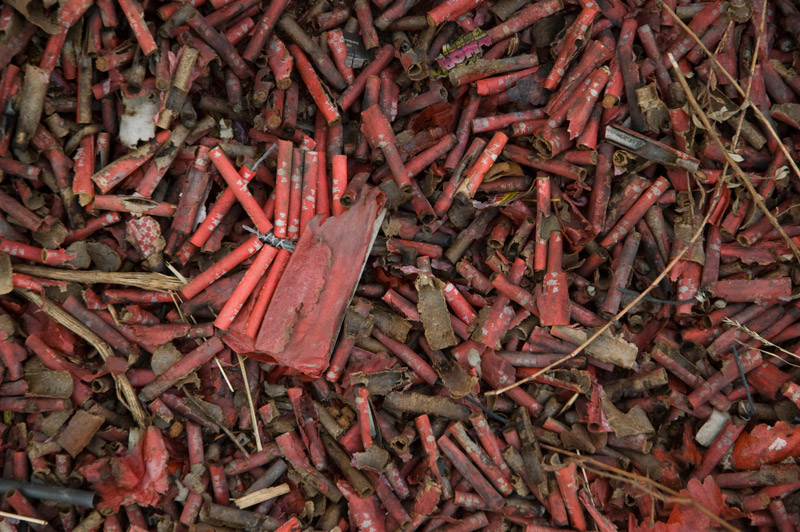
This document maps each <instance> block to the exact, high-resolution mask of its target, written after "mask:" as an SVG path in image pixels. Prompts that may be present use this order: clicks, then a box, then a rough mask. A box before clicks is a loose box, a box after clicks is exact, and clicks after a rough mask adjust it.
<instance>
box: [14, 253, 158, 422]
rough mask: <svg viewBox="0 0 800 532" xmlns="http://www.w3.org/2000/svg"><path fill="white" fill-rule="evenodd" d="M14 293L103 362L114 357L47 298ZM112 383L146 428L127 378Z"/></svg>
mask: <svg viewBox="0 0 800 532" xmlns="http://www.w3.org/2000/svg"><path fill="white" fill-rule="evenodd" d="M47 269H49V268H47ZM97 273H100V272H97ZM14 291H15V292H16V293H17V294H19V295H21V296H22V297H24V298H25V299H27V300H28V301H30V302H31V303H33V304H34V305H37V306H39V307H41V309H42V312H44V313H45V314H47V315H48V316H50V317H51V318H53V319H54V320H55V321H56V322H58V323H60V324H61V325H63V326H64V327H66V328H67V329H69V330H70V331H72V332H74V333H75V334H77V335H78V336H80V337H81V338H83V339H84V340H86V341H87V342H88V343H89V344H90V345H91V346H92V347H94V348H95V349H96V350H97V352H98V353H99V354H100V357H101V358H102V359H103V360H104V361H105V360H108V359H109V358H111V357H113V356H114V352H113V351H112V350H111V347H110V346H109V345H108V344H107V343H106V342H105V341H103V339H102V338H100V337H99V336H97V335H96V334H95V333H94V332H93V331H91V330H90V329H89V328H88V327H86V326H85V325H84V324H83V323H81V322H79V321H78V320H77V319H75V317H74V316H73V315H72V314H70V313H68V312H67V311H65V310H64V309H62V308H61V307H59V306H58V305H56V304H55V303H53V302H52V301H49V300H48V299H47V298H45V297H43V296H40V295H39V294H37V293H35V292H31V291H29V290H20V289H14ZM113 377H114V382H115V383H116V385H117V398H118V399H119V400H120V402H122V404H123V405H124V406H125V408H127V409H128V410H129V411H130V413H131V414H132V415H133V419H134V420H135V421H136V423H137V424H138V425H139V426H140V427H143V428H144V427H146V426H147V416H146V415H145V413H144V410H143V409H142V406H141V405H140V404H139V400H138V399H137V398H136V392H135V391H134V389H133V386H131V382H130V381H129V380H128V377H127V376H126V375H125V374H124V373H121V374H119V375H114V376H113Z"/></svg>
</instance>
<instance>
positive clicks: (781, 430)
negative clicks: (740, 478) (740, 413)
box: [731, 421, 800, 471]
mask: <svg viewBox="0 0 800 532" xmlns="http://www.w3.org/2000/svg"><path fill="white" fill-rule="evenodd" d="M798 453H800V430H798V428H797V427H796V426H793V425H790V424H788V423H786V422H784V421H778V422H777V423H775V425H773V426H771V427H770V426H769V425H766V424H764V423H762V424H760V425H756V426H755V427H753V430H751V431H750V432H745V433H744V434H742V435H741V436H739V439H738V440H736V445H735V446H734V448H733V454H732V455H731V463H732V464H733V467H735V468H736V469H738V470H740V471H749V470H751V469H758V468H759V467H761V466H762V465H764V464H776V463H778V462H781V461H783V460H785V459H786V458H788V457H789V456H797V454H798Z"/></svg>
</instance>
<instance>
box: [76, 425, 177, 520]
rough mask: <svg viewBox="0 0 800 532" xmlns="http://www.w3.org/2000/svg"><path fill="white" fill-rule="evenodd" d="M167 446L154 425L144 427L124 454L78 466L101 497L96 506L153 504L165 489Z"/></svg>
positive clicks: (166, 484) (159, 499)
mask: <svg viewBox="0 0 800 532" xmlns="http://www.w3.org/2000/svg"><path fill="white" fill-rule="evenodd" d="M167 459H168V454H167V448H166V446H165V444H164V437H163V436H162V434H161V431H160V430H158V429H157V428H156V427H153V426H151V427H148V428H147V429H146V430H145V432H144V434H143V435H142V438H141V439H140V440H139V443H137V444H136V446H135V447H134V448H133V449H132V450H131V452H130V453H128V454H127V455H125V456H121V457H111V458H108V457H107V458H100V459H98V460H96V461H95V462H92V463H90V464H89V465H85V466H83V467H81V468H80V472H81V474H82V475H83V476H84V477H86V480H88V481H89V482H90V483H91V484H92V486H93V487H94V489H95V490H96V491H97V494H98V495H99V496H100V498H101V502H100V505H101V506H106V507H109V508H111V509H112V510H113V511H115V512H116V511H119V507H120V506H122V505H128V504H139V505H141V506H156V505H158V504H159V503H160V502H161V496H162V494H164V493H166V492H167V489H168V488H169V483H168V479H167Z"/></svg>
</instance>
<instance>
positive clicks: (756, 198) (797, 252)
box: [667, 54, 800, 262]
mask: <svg viewBox="0 0 800 532" xmlns="http://www.w3.org/2000/svg"><path fill="white" fill-rule="evenodd" d="M667 55H668V57H669V60H670V63H671V64H672V69H673V71H674V72H675V75H676V76H677V77H678V82H679V83H680V84H681V87H682V88H683V92H685V93H686V99H687V100H689V104H690V105H691V106H692V108H693V109H694V112H695V113H696V114H697V117H698V118H699V119H700V121H701V122H702V123H703V127H705V128H706V131H707V132H708V134H709V135H710V136H711V139H712V140H713V141H714V143H715V144H716V145H717V147H718V148H719V149H720V150H721V151H722V154H723V155H724V156H725V160H726V161H727V163H728V164H729V165H730V167H731V168H733V171H734V172H735V173H736V175H737V176H738V177H739V180H740V181H741V182H742V184H743V185H744V186H745V188H746V189H747V192H749V193H750V196H751V197H752V198H753V202H754V203H755V204H756V206H757V207H758V208H759V210H760V211H761V212H762V213H763V214H764V216H765V217H766V218H767V220H769V223H770V224H771V225H772V227H773V228H775V230H776V231H778V234H779V235H781V237H783V239H784V241H786V244H787V245H788V246H789V249H791V250H792V253H794V256H795V258H796V259H797V260H798V262H800V249H798V248H797V245H795V243H794V242H792V239H791V238H789V235H787V234H786V231H784V230H783V227H781V224H780V223H779V222H778V220H777V218H775V216H774V215H773V214H772V213H771V212H769V209H768V208H767V206H766V204H764V198H762V197H761V194H759V193H758V191H757V190H756V189H755V187H754V186H753V183H752V181H750V178H749V177H747V174H745V173H744V172H743V171H742V169H741V168H740V167H739V164H738V163H737V162H736V161H734V160H733V159H732V158H731V156H730V154H729V153H728V150H727V149H726V148H725V144H723V143H722V139H720V138H719V135H717V132H716V131H715V129H714V126H713V124H711V121H710V120H709V119H708V116H707V115H706V113H705V112H704V111H703V109H701V108H700V104H699V103H697V99H695V97H694V94H693V93H692V90H691V89H690V88H689V83H688V82H687V81H686V77H685V76H684V75H683V72H682V71H681V69H680V67H679V66H678V63H677V62H676V61H675V58H674V57H672V54H667ZM753 108H754V109H755V107H753Z"/></svg>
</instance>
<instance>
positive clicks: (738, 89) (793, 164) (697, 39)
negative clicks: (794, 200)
mask: <svg viewBox="0 0 800 532" xmlns="http://www.w3.org/2000/svg"><path fill="white" fill-rule="evenodd" d="M659 4H660V5H661V8H662V9H663V10H664V11H666V12H667V13H669V16H670V17H672V19H673V20H674V21H675V23H676V24H678V25H679V26H680V27H681V28H682V29H683V31H685V32H686V33H688V34H689V36H690V37H691V38H692V40H694V41H695V42H696V43H697V45H698V46H700V48H701V49H702V50H703V52H704V53H705V54H706V55H707V56H708V57H709V58H710V59H711V62H712V63H713V64H714V67H716V69H717V70H719V71H720V72H722V74H723V75H724V76H725V78H726V79H727V80H728V81H729V82H730V83H731V85H732V86H733V88H734V89H736V92H738V93H739V95H741V96H742V97H743V98H744V97H746V94H745V91H744V90H743V89H742V86H741V85H739V82H738V81H736V79H735V78H734V77H733V76H732V75H731V73H730V72H728V70H727V69H726V68H725V67H724V66H722V65H721V64H720V62H719V60H718V59H717V58H716V56H714V54H713V53H711V51H710V50H709V49H708V48H707V47H706V45H705V44H703V42H702V41H701V40H700V37H698V36H697V34H696V33H695V32H693V31H692V30H691V28H689V26H687V25H686V23H685V22H683V21H682V20H681V19H680V17H678V15H677V14H676V13H675V11H673V10H672V9H671V8H670V7H669V6H668V5H666V4H664V3H663V2H659ZM763 19H764V17H762V21H763ZM759 33H761V32H759ZM754 53H756V54H757V53H758V50H754ZM751 77H752V76H751ZM752 108H753V113H754V114H755V115H756V117H758V120H759V121H760V122H761V123H762V124H764V127H766V128H767V130H768V131H769V134H770V136H772V138H773V139H775V140H776V141H777V143H778V149H779V150H781V152H782V153H783V155H784V156H785V157H786V161H787V162H788V163H789V166H791V167H792V170H794V173H795V175H796V176H797V177H798V178H800V167H798V166H797V163H796V162H795V161H794V159H792V155H791V154H790V153H789V150H788V149H786V146H784V144H783V141H781V138H780V137H779V136H778V132H777V131H775V128H774V127H772V124H770V122H769V120H767V117H766V116H764V113H762V112H761V110H760V109H759V108H758V107H756V106H755V105H754V106H752Z"/></svg>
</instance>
